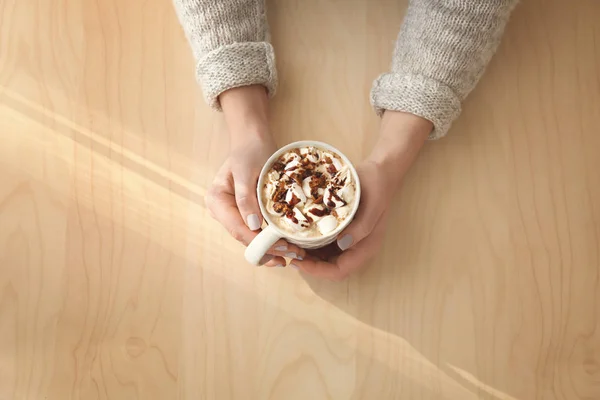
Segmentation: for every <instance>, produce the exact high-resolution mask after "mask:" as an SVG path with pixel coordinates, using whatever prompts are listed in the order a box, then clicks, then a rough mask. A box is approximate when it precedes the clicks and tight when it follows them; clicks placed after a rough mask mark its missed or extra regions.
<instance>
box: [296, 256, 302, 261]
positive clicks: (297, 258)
mask: <svg viewBox="0 0 600 400" xmlns="http://www.w3.org/2000/svg"><path fill="white" fill-rule="evenodd" d="M296 260H300V261H302V260H304V257H302V256H296Z"/></svg>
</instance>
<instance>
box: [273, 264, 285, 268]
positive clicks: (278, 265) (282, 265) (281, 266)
mask: <svg viewBox="0 0 600 400" xmlns="http://www.w3.org/2000/svg"><path fill="white" fill-rule="evenodd" d="M274 267H276V268H277V267H279V268H283V267H285V264H277V265H274Z"/></svg>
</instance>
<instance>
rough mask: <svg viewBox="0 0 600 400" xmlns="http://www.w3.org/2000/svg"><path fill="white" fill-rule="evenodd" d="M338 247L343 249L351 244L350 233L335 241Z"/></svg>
mask: <svg viewBox="0 0 600 400" xmlns="http://www.w3.org/2000/svg"><path fill="white" fill-rule="evenodd" d="M337 244H338V247H339V248H340V249H341V250H342V251H344V250H347V249H349V248H350V246H352V235H344V236H342V238H341V239H338V241H337Z"/></svg>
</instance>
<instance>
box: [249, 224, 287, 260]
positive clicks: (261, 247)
mask: <svg viewBox="0 0 600 400" xmlns="http://www.w3.org/2000/svg"><path fill="white" fill-rule="evenodd" d="M279 239H281V235H280V234H279V233H278V232H277V231H276V230H275V229H273V227H272V226H270V225H267V227H266V228H265V229H263V230H262V231H261V232H260V233H259V234H258V236H256V237H255V238H254V239H253V240H252V241H251V242H250V244H249V245H248V247H246V251H245V252H244V257H246V261H248V262H249V263H250V264H252V265H260V260H261V259H262V258H263V257H264V256H265V254H267V251H269V249H270V248H271V246H273V245H274V244H275V242H276V241H278V240H279Z"/></svg>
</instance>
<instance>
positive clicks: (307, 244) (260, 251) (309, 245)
mask: <svg viewBox="0 0 600 400" xmlns="http://www.w3.org/2000/svg"><path fill="white" fill-rule="evenodd" d="M309 146H313V147H317V148H319V149H323V150H326V151H330V152H332V153H335V154H337V155H338V156H339V157H340V158H341V159H342V161H343V162H344V164H345V165H347V166H348V168H349V169H350V171H351V172H352V179H354V183H355V196H354V203H353V205H352V210H351V211H350V213H349V214H348V217H346V218H345V219H344V221H343V222H342V223H341V224H340V225H338V227H337V228H336V229H335V230H333V231H332V232H330V233H328V234H327V235H320V236H314V237H303V236H299V235H294V234H292V233H290V232H286V231H284V230H282V229H280V228H279V227H278V226H277V225H276V224H274V223H273V221H272V220H271V216H270V214H269V213H268V212H267V210H266V208H265V205H264V204H263V201H262V197H263V196H262V188H263V186H264V184H265V178H266V176H267V172H268V171H269V169H270V168H271V166H272V165H273V163H274V162H275V161H276V160H277V159H278V158H279V157H280V156H281V155H283V154H285V153H287V152H288V151H290V150H293V149H296V148H302V147H309ZM256 195H257V197H258V204H259V206H260V212H261V213H262V215H263V217H264V219H265V221H266V222H267V224H268V226H267V227H266V228H264V229H263V230H262V231H261V232H260V233H259V234H258V236H256V237H255V238H254V240H252V242H250V244H249V245H248V247H247V248H246V252H245V253H244V256H245V257H246V261H248V262H249V263H250V264H253V265H259V263H260V260H261V259H262V258H263V257H264V255H265V254H266V253H267V252H268V251H269V249H270V248H271V247H272V246H273V245H274V244H275V242H277V241H278V240H279V239H285V240H286V241H287V242H289V243H292V244H295V245H298V246H300V247H302V248H304V249H318V248H319V247H325V246H327V245H328V244H330V243H333V241H335V239H336V237H337V236H338V235H339V234H340V232H341V231H343V230H344V229H345V228H346V227H347V226H348V224H350V222H351V221H352V219H353V218H354V215H355V214H356V210H358V205H359V203H360V180H359V178H358V174H357V173H356V169H355V168H354V166H353V165H352V163H351V162H350V160H348V157H346V156H345V155H344V154H342V152H340V151H339V150H338V149H336V148H335V147H333V146H330V145H328V144H327V143H322V142H315V141H312V140H304V141H300V142H294V143H290V144H288V145H287V146H284V147H282V148H280V149H279V150H277V151H276V152H275V153H274V154H273V155H272V156H271V157H269V159H268V160H267V162H266V163H265V165H264V166H263V168H262V170H261V171H260V176H259V178H258V185H257V187H256Z"/></svg>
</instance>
